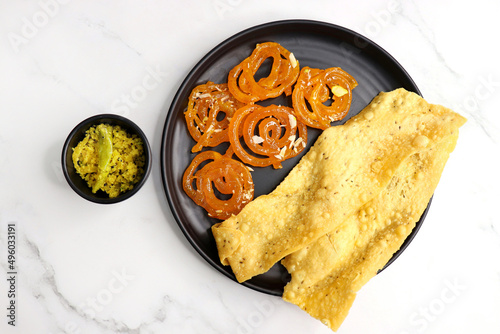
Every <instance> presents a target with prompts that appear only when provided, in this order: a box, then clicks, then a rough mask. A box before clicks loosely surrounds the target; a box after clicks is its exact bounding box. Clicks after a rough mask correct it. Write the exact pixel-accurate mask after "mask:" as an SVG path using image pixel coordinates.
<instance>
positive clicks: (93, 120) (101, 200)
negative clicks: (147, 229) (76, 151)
mask: <svg viewBox="0 0 500 334" xmlns="http://www.w3.org/2000/svg"><path fill="white" fill-rule="evenodd" d="M102 119H106V120H108V122H109V120H112V121H115V120H116V121H118V122H121V123H124V124H126V125H127V126H128V127H129V128H130V129H125V130H126V131H128V132H133V133H135V134H137V135H138V136H139V137H140V138H141V139H142V142H143V146H144V154H145V156H146V161H145V169H144V175H143V176H142V178H141V180H140V181H139V182H138V183H136V184H135V185H134V187H133V188H132V189H131V190H129V191H127V192H125V193H122V194H120V195H118V196H117V197H114V198H108V197H97V196H93V195H89V194H88V193H87V192H84V191H82V189H80V187H78V186H77V185H76V184H75V183H74V182H73V180H72V179H71V176H70V175H69V171H68V159H67V155H68V151H70V150H71V149H72V147H70V144H71V141H72V139H73V137H74V136H75V135H77V134H78V133H79V132H80V131H81V130H82V129H83V128H85V127H88V128H90V127H91V126H92V125H97V124H98V122H99V120H102ZM104 123H106V122H104ZM109 123H112V122H109ZM86 130H87V129H85V131H86ZM152 160H153V159H152V151H151V146H150V144H149V141H148V138H147V137H146V134H145V133H144V132H143V131H142V129H141V128H140V127H139V126H138V125H137V124H136V123H134V122H133V121H132V120H130V119H128V118H126V117H124V116H121V115H117V114H109V113H105V114H97V115H93V116H90V117H88V118H86V119H84V120H83V121H81V122H80V123H78V124H77V125H76V126H75V127H74V128H73V129H72V130H71V131H70V133H69V135H68V136H67V138H66V140H65V141H64V144H63V149H62V154H61V165H62V171H63V174H64V178H65V179H66V181H67V182H68V184H69V186H70V187H71V188H72V189H73V190H74V191H75V192H76V193H77V194H78V195H79V196H81V197H82V198H85V199H86V200H88V201H90V202H94V203H98V204H113V203H118V202H122V201H124V200H126V199H128V198H130V197H132V196H133V195H134V194H135V193H137V192H138V191H139V189H141V188H142V186H143V185H144V183H146V180H147V179H148V177H149V175H150V173H151V169H152ZM69 161H70V162H69V163H71V164H73V162H72V161H73V160H72V159H69Z"/></svg>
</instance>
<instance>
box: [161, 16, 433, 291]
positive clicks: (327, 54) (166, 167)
mask: <svg viewBox="0 0 500 334" xmlns="http://www.w3.org/2000/svg"><path fill="white" fill-rule="evenodd" d="M268 41H273V42H277V43H279V44H281V45H282V46H283V47H285V48H286V49H288V50H289V51H290V52H293V54H294V55H295V57H296V58H297V60H298V61H299V62H300V66H301V67H303V66H310V67H316V68H321V69H325V68H329V67H341V68H342V69H344V70H346V71H347V72H348V73H350V74H351V75H352V76H354V78H356V80H357V81H358V87H356V88H355V89H354V91H353V100H352V105H351V110H350V112H349V114H348V116H347V117H346V118H345V119H344V120H342V121H340V122H336V123H335V124H334V125H338V124H343V123H345V121H346V120H347V119H349V118H350V117H352V116H353V115H356V114H357V113H359V112H360V111H361V109H363V108H364V107H365V106H366V105H367V104H368V103H369V102H370V101H371V100H372V99H373V98H374V97H375V96H376V95H377V94H378V93H379V92H381V91H391V90H393V89H396V88H399V87H403V88H405V89H407V90H409V91H413V92H416V93H418V94H420V92H419V90H418V88H417V86H416V85H415V83H414V82H413V80H412V79H411V78H410V76H409V75H408V73H407V72H406V71H405V70H404V69H403V67H401V65H400V64H399V63H398V62H397V61H396V60H395V59H394V58H393V57H392V56H391V55H390V54H388V53H387V52H386V51H384V50H383V49H382V48H381V47H379V46H378V45H376V44H375V43H373V42H372V41H370V40H368V39H367V38H366V37H364V36H362V35H359V34H357V33H355V32H353V31H351V30H348V29H346V28H343V27H340V26H336V25H333V24H329V23H323V22H317V21H309V20H286V21H276V22H271V23H266V24H263V25H259V26H255V27H252V28H249V29H247V30H244V31H242V32H240V33H238V34H236V35H234V36H232V37H230V38H228V39H227V40H225V41H224V42H222V43H221V44H219V45H217V46H216V47H215V48H214V49H213V50H212V51H210V52H209V53H208V54H207V55H205V57H203V58H202V59H201V60H200V62H199V63H198V64H197V65H196V66H195V67H194V68H193V69H192V70H191V72H190V73H189V75H188V76H187V77H186V79H185V80H184V82H183V83H182V85H181V86H180V88H179V90H178V91H177V94H176V95H175V97H174V99H173V101H172V104H171V106H170V110H169V112H168V114H167V118H166V122H165V127H164V130H163V137H162V145H161V173H162V180H163V185H164V189H165V193H166V196H167V199H168V203H169V205H170V208H171V210H172V214H173V216H174V218H175V219H176V221H177V223H178V224H179V227H180V228H181V230H182V232H183V233H184V235H185V236H186V238H187V239H188V240H189V242H190V243H191V244H192V246H193V247H194V248H195V249H196V250H197V251H198V252H199V253H200V254H201V256H203V258H205V260H207V261H208V262H209V263H210V264H211V265H212V266H214V267H215V268H216V269H218V270H219V271H220V272H221V273H223V274H225V275H226V276H228V277H230V278H232V279H234V280H235V277H234V275H233V273H232V271H231V268H230V267H227V266H223V265H222V264H221V263H220V261H219V257H218V254H217V248H216V245H215V241H214V240H213V236H212V233H211V231H210V227H211V226H212V225H213V224H214V223H216V222H217V220H215V219H211V218H209V217H208V216H207V214H206V212H205V211H204V210H203V209H202V208H200V207H199V206H197V205H196V204H194V202H193V201H192V200H191V199H190V198H189V197H188V196H187V195H186V194H185V193H184V191H183V189H182V175H183V173H184V170H185V169H186V168H187V166H188V165H189V163H190V162H191V160H192V159H193V157H194V154H192V153H191V147H192V146H193V145H194V141H193V140H192V139H191V137H190V136H189V133H188V131H187V128H186V124H185V120H184V114H183V113H184V111H185V110H186V107H187V101H188V97H189V94H190V93H191V90H192V89H193V88H194V87H195V86H197V85H199V84H202V83H206V82H207V81H213V82H215V83H223V82H227V75H228V73H229V71H230V70H231V68H233V67H234V66H235V65H237V64H238V63H239V62H241V61H242V60H243V59H244V58H246V57H248V56H249V55H250V53H251V52H252V50H253V49H254V48H255V45H256V44H257V43H262V42H268ZM271 103H274V104H281V105H288V106H291V98H290V97H285V96H281V97H278V98H275V99H271V100H266V101H263V102H262V103H261V104H262V105H269V104H271ZM318 135H319V131H318V130H315V129H309V130H308V148H309V147H310V146H311V145H312V144H313V143H314V142H315V140H316V138H317V137H318ZM308 148H307V149H308ZM307 149H306V150H304V151H303V154H304V153H305V152H307ZM216 150H217V149H216ZM303 154H301V155H300V156H297V157H295V158H294V159H289V160H287V161H285V162H284V163H283V168H282V169H279V170H274V169H273V168H272V167H266V168H254V172H252V177H253V179H254V183H255V196H256V197H257V196H259V195H261V194H266V193H269V192H271V191H272V190H273V189H274V188H275V187H276V186H277V185H278V184H279V183H280V182H281V181H282V180H283V179H284V178H285V176H286V175H287V174H288V172H289V171H290V170H291V169H292V168H293V166H295V165H296V164H297V162H298V161H299V159H300V158H301V157H302V155H303ZM426 212H427V210H426ZM426 212H425V213H426ZM425 213H424V215H423V216H422V218H421V219H420V221H419V222H418V223H417V226H416V228H415V229H414V231H413V232H412V234H411V235H410V236H409V237H408V239H407V240H406V242H405V244H404V245H403V247H402V248H401V249H400V250H399V251H398V252H397V253H396V254H394V256H393V257H392V259H391V261H389V263H388V264H387V265H389V264H390V263H391V262H392V261H394V259H395V258H396V257H397V256H398V255H399V254H400V253H401V252H402V251H403V250H404V249H405V247H406V246H407V245H408V243H409V242H410V241H411V240H412V238H413V237H414V236H415V234H416V232H417V231H418V228H419V227H420V224H421V223H422V221H423V219H424V216H425ZM288 280H289V275H288V273H287V271H286V269H285V268H284V267H282V266H281V265H280V264H279V263H278V264H276V265H275V266H274V267H273V268H272V269H271V270H270V271H268V272H266V273H265V274H262V275H259V276H257V277H254V278H252V279H251V280H249V281H247V282H244V283H243V285H245V286H247V287H249V288H252V289H255V290H258V291H261V292H264V293H268V294H271V295H278V296H280V295H281V294H282V292H283V287H284V286H285V284H286V283H287V282H288Z"/></svg>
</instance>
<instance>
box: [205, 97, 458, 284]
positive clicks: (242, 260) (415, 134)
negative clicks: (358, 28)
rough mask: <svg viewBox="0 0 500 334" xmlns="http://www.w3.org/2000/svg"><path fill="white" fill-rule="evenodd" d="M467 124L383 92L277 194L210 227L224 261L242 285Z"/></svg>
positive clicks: (331, 131) (328, 133) (333, 132)
mask: <svg viewBox="0 0 500 334" xmlns="http://www.w3.org/2000/svg"><path fill="white" fill-rule="evenodd" d="M464 122H465V119H464V118H463V117H461V116H460V115H458V114H456V113H454V112H453V111H451V110H449V109H447V108H444V107H442V106H438V105H432V104H429V103H427V102H426V101H425V100H424V99H422V98H421V97H420V96H418V95H417V94H414V93H410V92H408V91H406V90H404V89H397V90H395V91H392V92H389V93H380V94H379V95H378V96H377V97H376V98H375V99H374V100H373V101H372V102H371V103H370V104H369V105H368V106H367V107H366V108H365V109H364V110H362V111H361V112H360V113H359V114H358V115H357V116H355V117H353V118H352V119H350V120H349V121H348V122H347V123H346V124H345V125H341V126H335V127H331V128H328V129H327V130H325V131H324V132H323V133H322V134H321V135H320V137H319V138H318V140H317V141H316V143H315V144H314V146H313V147H312V148H311V150H310V151H309V152H308V153H307V154H306V155H305V156H304V157H303V158H302V159H301V161H300V162H299V163H298V164H297V166H295V167H294V169H293V170H292V171H291V172H290V174H289V175H288V176H287V177H286V178H285V180H284V181H283V182H282V183H281V184H280V185H279V186H278V187H277V188H276V189H275V190H274V191H273V192H271V193H270V194H268V195H263V196H260V197H258V198H256V199H255V200H254V201H252V202H251V203H249V204H248V205H247V206H246V207H245V208H244V209H243V210H242V211H241V212H240V213H239V214H238V215H237V216H232V217H231V218H229V219H227V220H226V221H224V222H222V223H219V224H216V225H214V226H213V227H212V232H213V235H214V237H215V240H216V243H217V248H218V252H219V257H220V260H221V262H222V263H223V264H224V265H230V266H231V268H232V271H233V272H234V274H235V276H236V278H237V280H238V281H239V282H243V281H245V280H248V279H250V278H251V277H253V276H255V275H258V274H261V273H264V272H266V271H267V270H269V269H270V268H271V267H272V266H273V265H274V264H275V263H276V262H278V261H280V260H281V259H283V258H284V257H285V256H287V255H289V254H291V253H293V252H295V251H298V250H300V249H302V248H304V247H305V246H307V245H309V244H311V243H312V242H314V241H316V240H318V238H320V237H322V236H324V235H326V234H327V233H329V232H332V231H334V230H335V229H336V228H338V227H340V226H341V224H343V223H344V222H345V221H346V220H347V219H348V218H349V217H350V216H352V215H354V214H356V213H357V212H358V211H359V209H360V208H361V207H362V206H363V205H365V204H366V203H367V202H368V201H370V200H372V199H373V198H375V197H377V196H378V195H379V194H380V193H381V192H382V191H383V190H384V189H386V188H387V186H388V184H389V183H390V182H391V179H392V178H393V176H394V174H395V173H396V171H397V170H398V168H399V167H400V165H401V164H402V163H403V162H404V161H405V160H406V159H408V157H410V156H412V155H414V154H416V153H418V152H421V151H423V150H426V149H427V148H429V147H433V146H435V145H436V144H437V143H439V142H441V141H442V140H443V139H445V138H448V137H449V136H451V135H453V134H456V132H457V131H458V128H459V127H460V126H461V125H462V124H463V123H464ZM427 201H428V199H427ZM426 203H427V202H426Z"/></svg>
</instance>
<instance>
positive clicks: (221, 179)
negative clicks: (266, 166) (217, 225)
mask: <svg viewBox="0 0 500 334" xmlns="http://www.w3.org/2000/svg"><path fill="white" fill-rule="evenodd" d="M232 155H233V151H232V149H231V148H229V149H228V152H226V154H224V155H221V154H220V153H218V152H215V151H204V152H201V153H199V154H198V155H197V156H196V157H195V158H194V159H193V160H192V161H191V163H190V164H189V166H188V168H187V169H186V171H185V172H184V175H183V178H182V186H183V189H184V191H185V192H186V194H187V195H188V196H189V197H190V198H191V199H192V200H193V201H194V202H195V203H196V204H197V205H199V206H201V207H203V208H204V209H205V210H207V212H208V215H209V216H210V217H212V218H217V219H221V220H223V219H227V218H229V217H231V215H235V214H238V213H239V212H240V211H241V209H242V208H243V207H244V206H245V205H246V204H248V203H249V202H250V201H251V200H252V199H253V194H254V184H253V180H252V175H251V174H250V170H249V169H248V168H247V167H246V166H245V165H244V164H242V163H241V162H239V161H237V160H234V159H232V158H231V156H232ZM207 161H208V163H207ZM204 163H206V164H205V165H203V164H204ZM202 165H203V166H202ZM200 167H201V168H200ZM214 187H215V189H214ZM217 193H219V194H222V196H221V195H219V197H223V196H229V198H228V199H223V198H219V197H218V194H217Z"/></svg>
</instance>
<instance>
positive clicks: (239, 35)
mask: <svg viewBox="0 0 500 334" xmlns="http://www.w3.org/2000/svg"><path fill="white" fill-rule="evenodd" d="M290 24H297V25H313V26H317V27H318V28H323V29H328V30H331V31H338V32H341V33H344V34H348V35H351V36H352V37H353V38H357V39H359V40H362V41H364V42H366V43H368V46H370V47H372V48H375V49H376V50H377V51H378V52H380V53H381V55H383V56H384V58H386V59H387V60H389V61H391V62H392V63H393V64H394V65H395V66H397V67H398V69H399V70H400V72H401V73H400V74H402V75H403V76H404V77H405V78H406V79H407V80H408V81H409V83H410V84H411V85H412V86H413V87H412V88H413V91H414V92H415V93H417V94H418V95H420V96H422V93H421V92H420V90H419V88H418V86H417V85H416V83H415V81H414V80H413V78H412V77H411V76H410V75H409V73H408V72H407V71H406V69H405V68H404V67H403V66H402V65H401V64H400V63H399V62H398V61H397V60H396V59H395V58H394V57H393V56H392V55H391V54H390V53H389V52H387V51H386V50H385V49H384V48H382V47H381V46H380V45H379V44H377V43H376V42H374V41H373V40H371V39H370V38H368V37H366V36H364V35H362V34H360V33H358V32H356V31H354V30H352V29H349V28H346V27H344V26H340V25H337V24H334V23H330V22H325V21H319V20H310V19H283V20H276V21H270V22H266V23H261V24H257V25H254V26H250V27H248V28H245V29H243V30H241V31H239V32H237V33H235V34H233V35H231V36H229V37H227V38H225V39H224V40H223V41H221V42H220V43H218V44H217V45H216V46H215V47H213V48H212V49H211V50H210V51H209V52H207V53H206V54H205V55H204V56H203V57H201V58H200V59H199V60H198V61H197V62H196V64H195V65H194V66H193V67H192V68H191V69H190V71H189V72H188V74H187V75H186V76H185V78H184V79H183V80H182V82H181V84H180V85H179V87H178V88H177V91H176V93H175V95H174V97H173V99H172V101H171V102H170V106H169V108H168V111H167V114H166V116H165V121H164V122H165V123H164V125H163V129H162V136H161V145H160V174H161V179H162V187H163V190H164V194H165V197H166V198H167V202H168V205H169V208H170V211H171V214H172V216H173V218H174V219H175V221H176V223H177V225H178V227H179V228H180V230H181V231H182V233H183V235H184V237H185V238H186V239H187V240H188V242H189V243H190V245H191V246H192V247H193V248H194V249H195V250H196V252H197V253H198V254H199V255H201V256H202V258H203V259H205V260H206V261H207V262H208V263H209V264H210V265H211V266H212V267H213V268H215V269H216V270H217V271H218V272H220V273H222V274H223V275H224V276H226V277H228V278H229V279H231V280H232V281H234V282H236V283H238V282H237V280H236V278H235V276H234V275H233V274H232V273H229V272H228V271H225V270H224V269H223V267H221V266H222V264H221V263H220V261H219V262H216V261H214V259H212V258H211V257H210V256H209V255H208V254H206V253H205V252H204V251H203V250H202V249H201V247H200V246H199V245H198V244H197V243H196V242H195V241H194V240H193V237H192V236H191V235H190V234H189V231H188V230H187V228H186V227H185V226H184V223H183V222H182V221H181V219H180V217H179V213H178V211H179V210H178V209H177V208H176V206H175V205H174V203H173V199H172V194H171V192H170V190H169V187H168V175H167V171H166V168H165V163H166V160H165V159H166V157H165V155H166V153H165V152H166V146H167V143H166V139H167V136H168V132H167V130H168V128H169V125H170V123H172V122H173V120H174V119H175V117H177V113H176V114H175V115H174V113H175V110H174V109H175V108H174V107H175V106H176V105H177V104H178V103H179V99H180V95H182V94H183V92H184V90H185V87H186V86H187V83H188V82H189V81H190V80H191V79H192V77H193V75H194V74H196V73H197V71H198V70H199V69H200V68H202V67H203V66H204V64H205V63H206V61H207V60H209V59H211V58H212V57H213V56H214V55H215V54H217V53H218V52H220V51H221V50H223V49H224V48H225V47H226V46H227V45H229V44H230V43H232V42H233V41H234V40H237V39H240V38H242V37H244V36H245V35H248V34H251V33H252V32H254V31H260V30H262V29H270V28H272V27H278V26H284V25H290ZM358 47H359V46H358ZM374 97H375V96H374ZM431 202H432V197H431V199H430V200H429V203H428V205H427V207H426V209H425V210H424V212H423V213H422V215H421V217H420V219H419V221H417V223H416V225H415V227H414V229H413V230H412V232H411V233H410V235H408V237H407V238H406V239H405V241H404V242H403V244H402V245H401V247H400V249H399V250H398V251H397V252H396V253H394V254H393V256H392V257H391V259H390V260H389V261H388V262H387V263H386V264H385V265H384V267H383V268H382V269H380V270H379V271H378V272H377V274H379V273H380V272H382V271H383V270H385V269H386V268H387V267H388V266H389V265H391V264H392V263H393V262H394V261H395V260H396V259H397V258H398V257H399V256H400V255H401V254H402V253H403V251H404V250H405V249H406V248H407V247H408V245H409V244H410V243H411V242H412V241H413V239H414V238H415V236H416V234H417V233H418V231H419V229H420V227H421V225H422V223H423V221H424V219H425V217H426V215H427V213H428V211H429V208H430V205H431ZM238 284H239V285H243V286H245V287H247V288H250V289H253V290H256V291H259V292H262V293H265V294H268V295H275V296H281V295H282V293H278V292H277V291H270V290H269V289H265V288H263V287H261V286H259V285H256V284H252V283H251V282H249V281H245V282H242V283H238Z"/></svg>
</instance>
